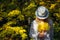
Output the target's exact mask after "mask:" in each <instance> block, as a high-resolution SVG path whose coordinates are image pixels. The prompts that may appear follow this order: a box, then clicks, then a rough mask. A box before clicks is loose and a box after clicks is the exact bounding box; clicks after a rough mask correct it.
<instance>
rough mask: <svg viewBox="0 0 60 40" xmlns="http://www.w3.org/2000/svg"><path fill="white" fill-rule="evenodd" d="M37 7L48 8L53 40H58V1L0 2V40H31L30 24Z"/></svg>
mask: <svg viewBox="0 0 60 40" xmlns="http://www.w3.org/2000/svg"><path fill="white" fill-rule="evenodd" d="M39 6H45V7H46V8H48V10H49V12H50V15H49V17H50V18H51V19H52V20H53V27H54V40H60V11H59V10H60V0H0V40H31V39H30V37H29V29H30V24H31V22H32V21H33V20H34V19H35V11H36V9H37V7H39Z"/></svg>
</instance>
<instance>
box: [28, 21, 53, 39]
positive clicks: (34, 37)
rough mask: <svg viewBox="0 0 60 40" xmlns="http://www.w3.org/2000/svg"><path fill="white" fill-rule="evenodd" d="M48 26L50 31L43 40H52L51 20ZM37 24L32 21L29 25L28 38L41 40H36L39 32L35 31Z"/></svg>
mask: <svg viewBox="0 0 60 40" xmlns="http://www.w3.org/2000/svg"><path fill="white" fill-rule="evenodd" d="M48 23H49V25H50V30H49V32H47V34H46V37H45V38H44V40H53V22H52V20H49V22H48ZM37 26H38V24H37V22H36V21H35V20H34V21H33V22H32V23H31V27H30V33H29V35H30V37H31V38H33V40H41V39H40V38H38V34H39V32H38V31H37Z"/></svg>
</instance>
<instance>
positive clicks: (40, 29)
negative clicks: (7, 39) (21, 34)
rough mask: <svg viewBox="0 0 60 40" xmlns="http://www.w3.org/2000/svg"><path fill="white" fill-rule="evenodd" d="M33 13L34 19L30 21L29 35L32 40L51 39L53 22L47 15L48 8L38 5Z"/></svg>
mask: <svg viewBox="0 0 60 40" xmlns="http://www.w3.org/2000/svg"><path fill="white" fill-rule="evenodd" d="M35 15H36V19H35V20H34V21H33V22H32V23H31V27H30V34H29V35H30V37H31V38H32V39H33V40H53V22H52V20H51V19H49V17H48V16H49V11H48V9H47V8H45V7H44V6H40V7H38V9H37V10H36V12H35ZM39 25H40V26H39Z"/></svg>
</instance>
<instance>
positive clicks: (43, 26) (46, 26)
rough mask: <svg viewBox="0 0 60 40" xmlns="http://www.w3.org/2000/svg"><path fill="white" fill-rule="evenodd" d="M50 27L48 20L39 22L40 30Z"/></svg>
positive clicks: (46, 29)
mask: <svg viewBox="0 0 60 40" xmlns="http://www.w3.org/2000/svg"><path fill="white" fill-rule="evenodd" d="M49 29H50V27H49V24H48V23H47V22H41V23H39V24H38V31H39V32H41V31H48V30H49Z"/></svg>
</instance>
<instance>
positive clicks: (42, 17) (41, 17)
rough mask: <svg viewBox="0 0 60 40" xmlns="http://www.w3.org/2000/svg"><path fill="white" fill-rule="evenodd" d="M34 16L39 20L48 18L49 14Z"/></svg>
mask: <svg viewBox="0 0 60 40" xmlns="http://www.w3.org/2000/svg"><path fill="white" fill-rule="evenodd" d="M35 15H36V17H37V18H39V19H46V18H48V16H49V13H47V14H46V16H39V15H38V14H37V12H36V14H35Z"/></svg>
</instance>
